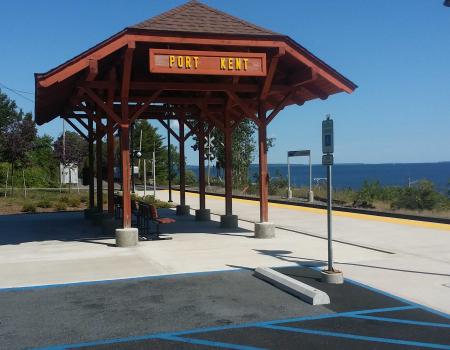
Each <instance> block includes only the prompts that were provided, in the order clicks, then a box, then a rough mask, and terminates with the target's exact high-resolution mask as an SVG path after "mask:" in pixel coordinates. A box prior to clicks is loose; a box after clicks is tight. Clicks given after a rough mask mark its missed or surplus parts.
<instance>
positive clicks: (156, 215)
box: [149, 204, 159, 220]
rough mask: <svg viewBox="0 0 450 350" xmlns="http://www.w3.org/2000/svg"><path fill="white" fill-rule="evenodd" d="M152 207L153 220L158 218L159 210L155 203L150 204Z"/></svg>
mask: <svg viewBox="0 0 450 350" xmlns="http://www.w3.org/2000/svg"><path fill="white" fill-rule="evenodd" d="M149 207H150V216H151V218H152V219H153V220H155V219H158V218H159V216H158V210H157V209H156V207H155V206H154V205H153V204H150V205H149Z"/></svg>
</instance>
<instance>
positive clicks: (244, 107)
mask: <svg viewBox="0 0 450 350" xmlns="http://www.w3.org/2000/svg"><path fill="white" fill-rule="evenodd" d="M226 93H227V95H228V96H229V97H230V99H231V100H233V101H234V102H235V103H236V104H237V105H238V106H239V108H240V109H241V110H242V111H243V112H244V114H245V116H246V117H247V118H249V119H251V120H253V121H254V122H255V123H257V124H258V123H259V122H260V121H259V119H258V117H257V116H256V115H255V112H253V111H252V110H251V109H250V108H249V107H248V106H247V105H246V104H245V103H244V102H242V101H241V99H240V98H239V96H237V95H236V94H235V93H234V92H232V91H227V92H226Z"/></svg>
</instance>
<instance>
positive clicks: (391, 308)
mask: <svg viewBox="0 0 450 350" xmlns="http://www.w3.org/2000/svg"><path fill="white" fill-rule="evenodd" d="M411 309H417V307H416V306H410V305H408V306H398V307H387V308H381V309H367V310H356V311H346V312H336V313H332V314H322V315H319V316H305V317H296V318H291V319H288V320H276V321H268V322H261V323H260V324H262V325H266V324H267V325H271V324H282V323H290V322H300V321H310V320H323V319H326V318H337V317H345V316H349V317H351V316H352V315H363V314H370V313H378V312H389V311H402V310H411Z"/></svg>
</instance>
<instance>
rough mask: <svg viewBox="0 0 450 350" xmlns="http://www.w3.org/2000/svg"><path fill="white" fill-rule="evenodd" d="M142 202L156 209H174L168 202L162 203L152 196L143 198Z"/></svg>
mask: <svg viewBox="0 0 450 350" xmlns="http://www.w3.org/2000/svg"><path fill="white" fill-rule="evenodd" d="M140 200H141V201H142V202H144V203H147V204H152V205H154V206H155V207H156V208H172V207H173V205H172V204H170V203H168V202H164V201H160V200H159V199H156V198H155V197H154V196H152V195H148V196H145V197H142V198H140Z"/></svg>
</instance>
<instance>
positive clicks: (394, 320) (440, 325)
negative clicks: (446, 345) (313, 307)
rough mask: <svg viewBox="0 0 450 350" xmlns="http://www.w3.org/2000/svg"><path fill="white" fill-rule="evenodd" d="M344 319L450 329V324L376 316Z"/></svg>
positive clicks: (352, 316)
mask: <svg viewBox="0 0 450 350" xmlns="http://www.w3.org/2000/svg"><path fill="white" fill-rule="evenodd" d="M344 317H348V318H358V319H364V320H373V321H382V322H391V323H401V324H410V325H414V326H425V327H437V328H450V323H437V322H422V321H414V320H404V319H399V318H390V317H375V316H366V315H355V314H353V315H344Z"/></svg>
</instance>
